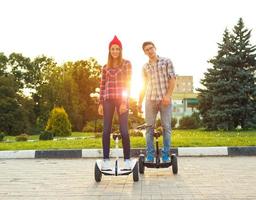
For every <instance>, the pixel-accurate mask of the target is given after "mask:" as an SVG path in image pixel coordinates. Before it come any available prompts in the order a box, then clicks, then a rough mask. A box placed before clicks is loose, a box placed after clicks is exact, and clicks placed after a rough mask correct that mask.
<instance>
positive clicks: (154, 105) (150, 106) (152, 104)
mask: <svg viewBox="0 0 256 200" xmlns="http://www.w3.org/2000/svg"><path fill="white" fill-rule="evenodd" d="M158 112H160V118H161V125H162V128H163V144H164V147H163V149H162V156H169V152H170V146H171V116H172V104H169V105H168V106H163V105H162V104H161V102H160V101H151V100H146V107H145V118H146V123H147V124H148V125H153V126H155V122H156V116H157V113H158ZM153 134H154V128H147V130H146V142H147V149H146V151H147V157H148V158H153V157H154V155H155V148H154V135H153Z"/></svg>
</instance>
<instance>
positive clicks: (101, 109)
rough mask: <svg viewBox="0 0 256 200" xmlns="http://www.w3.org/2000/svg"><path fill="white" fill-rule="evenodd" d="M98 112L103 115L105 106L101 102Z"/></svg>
mask: <svg viewBox="0 0 256 200" xmlns="http://www.w3.org/2000/svg"><path fill="white" fill-rule="evenodd" d="M98 113H99V115H103V106H102V104H100V105H99V107H98Z"/></svg>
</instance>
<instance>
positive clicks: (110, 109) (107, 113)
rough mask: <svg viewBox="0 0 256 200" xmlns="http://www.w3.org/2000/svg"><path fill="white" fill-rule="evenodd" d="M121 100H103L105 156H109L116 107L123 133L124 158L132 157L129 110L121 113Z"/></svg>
mask: <svg viewBox="0 0 256 200" xmlns="http://www.w3.org/2000/svg"><path fill="white" fill-rule="evenodd" d="M120 105H121V101H118V100H106V101H104V102H103V113H104V130H103V137H102V143H103V158H104V159H108V158H109V148H110V133H111V129H112V119H113V116H114V112H115V109H116V110H117V114H118V119H119V130H120V132H121V135H122V143H123V151H124V159H129V158H130V138H129V134H128V111H127V112H125V113H123V114H121V115H120V113H119V107H120Z"/></svg>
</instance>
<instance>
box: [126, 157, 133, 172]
mask: <svg viewBox="0 0 256 200" xmlns="http://www.w3.org/2000/svg"><path fill="white" fill-rule="evenodd" d="M131 168H132V161H131V159H125V160H124V169H128V170H130V169H131Z"/></svg>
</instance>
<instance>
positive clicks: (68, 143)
mask: <svg viewBox="0 0 256 200" xmlns="http://www.w3.org/2000/svg"><path fill="white" fill-rule="evenodd" d="M93 136H94V133H82V132H73V133H72V137H85V138H80V139H74V140H57V141H39V140H38V135H33V136H30V137H29V140H36V141H27V142H0V150H29V149H37V150H46V149H86V148H102V144H101V141H102V140H101V138H94V137H93ZM59 139H61V138H59ZM130 139H131V147H132V148H144V147H145V146H146V142H145V138H143V137H131V138H130ZM5 140H9V141H15V137H11V136H8V137H5ZM159 142H160V146H161V145H162V137H161V138H160V139H159ZM119 145H120V146H121V142H120V144H119ZM172 146H173V147H208V146H256V130H255V131H233V132H221V131H203V130H173V134H172ZM111 147H112V148H114V141H113V140H111Z"/></svg>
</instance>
